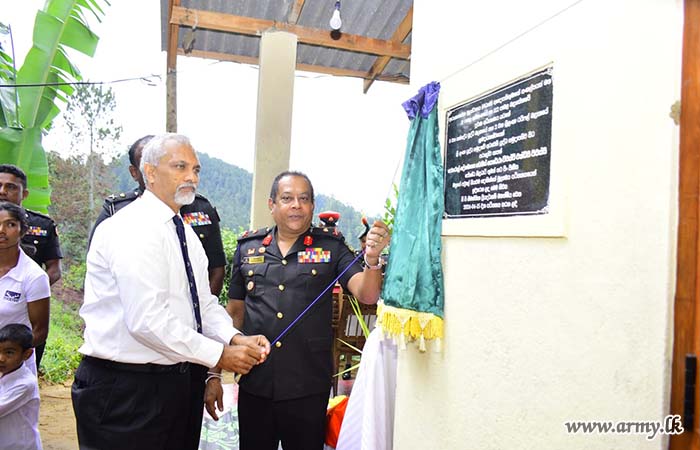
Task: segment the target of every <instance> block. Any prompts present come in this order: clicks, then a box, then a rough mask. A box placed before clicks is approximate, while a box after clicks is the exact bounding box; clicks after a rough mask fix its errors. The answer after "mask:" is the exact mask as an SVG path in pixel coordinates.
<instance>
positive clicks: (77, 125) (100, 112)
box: [62, 85, 123, 160]
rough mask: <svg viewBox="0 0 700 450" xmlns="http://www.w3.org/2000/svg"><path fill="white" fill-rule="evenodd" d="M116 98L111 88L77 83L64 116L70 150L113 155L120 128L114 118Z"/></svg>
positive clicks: (110, 157) (79, 152)
mask: <svg viewBox="0 0 700 450" xmlns="http://www.w3.org/2000/svg"><path fill="white" fill-rule="evenodd" d="M116 108H117V99H116V97H115V95H114V91H113V90H112V88H111V87H105V86H102V85H80V86H78V87H76V89H75V93H74V94H73V96H72V97H71V99H70V101H69V102H68V106H67V107H66V111H65V113H64V114H63V116H62V117H63V119H64V122H65V124H66V128H67V129H68V132H69V134H70V137H71V142H70V146H71V149H72V151H73V153H74V154H75V153H77V154H79V155H81V156H83V155H91V154H93V153H98V154H100V155H101V156H103V157H106V158H105V159H108V160H111V159H112V157H113V156H115V154H114V153H115V149H116V148H118V147H119V146H120V143H119V139H120V138H121V133H122V131H123V128H122V126H121V125H120V124H118V123H116V122H115V121H114V117H113V115H114V110H115V109H116Z"/></svg>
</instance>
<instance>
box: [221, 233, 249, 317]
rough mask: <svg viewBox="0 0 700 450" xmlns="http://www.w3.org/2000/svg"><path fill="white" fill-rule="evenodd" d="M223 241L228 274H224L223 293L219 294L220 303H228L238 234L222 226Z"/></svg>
mask: <svg viewBox="0 0 700 450" xmlns="http://www.w3.org/2000/svg"><path fill="white" fill-rule="evenodd" d="M239 232H241V233H242V232H243V229H242V228H239ZM221 241H222V242H223V243H224V253H226V274H225V275H224V287H223V288H222V289H221V294H219V303H221V304H222V305H225V304H226V303H228V285H229V282H230V281H231V267H232V265H233V254H234V253H235V252H236V246H237V245H238V234H236V233H234V232H233V231H232V230H231V229H229V228H226V227H222V228H221Z"/></svg>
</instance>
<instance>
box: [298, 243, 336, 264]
mask: <svg viewBox="0 0 700 450" xmlns="http://www.w3.org/2000/svg"><path fill="white" fill-rule="evenodd" d="M297 262H298V263H299V264H311V263H329V262H331V251H330V250H324V249H322V248H321V247H316V248H307V249H306V250H305V251H303V252H299V253H297Z"/></svg>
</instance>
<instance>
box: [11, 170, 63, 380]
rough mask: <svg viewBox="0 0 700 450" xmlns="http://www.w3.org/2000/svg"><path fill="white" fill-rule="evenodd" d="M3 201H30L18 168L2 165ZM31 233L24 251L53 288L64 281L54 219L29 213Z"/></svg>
mask: <svg viewBox="0 0 700 450" xmlns="http://www.w3.org/2000/svg"><path fill="white" fill-rule="evenodd" d="M0 185H1V186H2V188H1V189H0V200H5V201H9V202H12V203H14V204H16V205H19V206H22V201H23V200H24V199H25V198H27V196H28V195H29V191H28V190H27V175H25V173H24V172H23V171H22V169H20V168H19V167H16V166H13V165H11V164H0ZM26 211H27V221H28V222H29V230H27V234H25V235H24V237H23V238H22V248H24V249H25V252H26V253H27V255H29V256H30V257H31V258H32V259H33V260H34V261H36V263H37V264H39V265H40V266H41V267H43V268H44V270H46V273H47V274H48V276H49V283H50V284H54V283H55V282H56V281H58V280H59V279H60V278H61V259H62V258H63V253H62V252H61V244H60V242H59V240H58V232H57V231H56V223H55V222H54V221H53V219H51V217H49V216H47V215H45V214H41V213H38V212H35V211H31V210H29V209H26ZM45 346H46V343H42V344H40V345H37V347H36V349H35V354H36V367H37V369H38V368H39V364H40V363H41V357H42V356H43V355H44V348H45Z"/></svg>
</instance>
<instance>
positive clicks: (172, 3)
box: [165, 0, 180, 132]
mask: <svg viewBox="0 0 700 450" xmlns="http://www.w3.org/2000/svg"><path fill="white" fill-rule="evenodd" d="M179 6H180V0H168V13H169V14H171V15H172V10H173V8H177V7H179ZM179 30H180V27H179V26H178V25H177V24H173V23H171V24H170V25H169V26H168V28H167V30H166V32H167V48H168V52H167V70H166V89H165V91H166V92H165V128H166V130H167V131H169V132H176V131H177V47H178V45H177V39H178V34H179Z"/></svg>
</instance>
